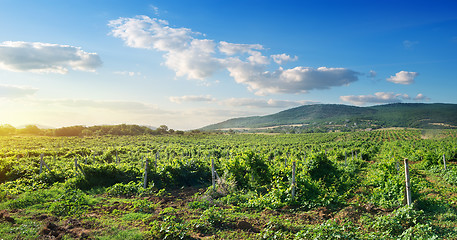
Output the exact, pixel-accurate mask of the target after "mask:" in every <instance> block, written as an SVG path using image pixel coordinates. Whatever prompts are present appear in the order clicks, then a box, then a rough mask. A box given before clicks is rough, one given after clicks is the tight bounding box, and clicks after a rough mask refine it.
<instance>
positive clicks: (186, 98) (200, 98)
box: [169, 95, 216, 103]
mask: <svg viewBox="0 0 457 240" xmlns="http://www.w3.org/2000/svg"><path fill="white" fill-rule="evenodd" d="M169 100H170V101H171V102H174V103H183V102H214V101H216V99H215V98H213V97H211V95H206V96H194V95H189V96H181V97H170V98H169Z"/></svg>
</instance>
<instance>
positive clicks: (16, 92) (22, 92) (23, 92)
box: [0, 85, 38, 98]
mask: <svg viewBox="0 0 457 240" xmlns="http://www.w3.org/2000/svg"><path fill="white" fill-rule="evenodd" d="M37 91H38V89H36V88H32V87H24V86H12V85H0V98H21V97H26V96H30V95H33V94H35V93H36V92H37Z"/></svg>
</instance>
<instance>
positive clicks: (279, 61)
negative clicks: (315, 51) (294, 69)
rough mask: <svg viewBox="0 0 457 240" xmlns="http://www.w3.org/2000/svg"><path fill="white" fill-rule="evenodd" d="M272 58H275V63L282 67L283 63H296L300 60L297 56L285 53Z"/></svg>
mask: <svg viewBox="0 0 457 240" xmlns="http://www.w3.org/2000/svg"><path fill="white" fill-rule="evenodd" d="M271 58H273V61H275V63H277V64H279V65H282V64H283V63H286V62H294V61H297V60H298V57H297V56H294V57H291V56H290V55H287V54H285V53H283V54H276V55H271Z"/></svg>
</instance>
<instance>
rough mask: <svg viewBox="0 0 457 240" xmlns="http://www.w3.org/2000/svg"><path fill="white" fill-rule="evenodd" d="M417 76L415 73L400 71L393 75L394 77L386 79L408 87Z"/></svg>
mask: <svg viewBox="0 0 457 240" xmlns="http://www.w3.org/2000/svg"><path fill="white" fill-rule="evenodd" d="M418 75H419V73H417V72H407V71H400V72H398V73H396V74H395V76H390V77H389V78H387V81H389V82H393V83H397V84H404V85H409V84H412V83H414V79H415V78H416V77H417V76H418Z"/></svg>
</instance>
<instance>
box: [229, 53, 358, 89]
mask: <svg viewBox="0 0 457 240" xmlns="http://www.w3.org/2000/svg"><path fill="white" fill-rule="evenodd" d="M227 66H228V70H229V72H230V75H231V76H232V77H233V78H234V79H235V81H236V82H238V83H242V84H245V85H247V86H248V89H249V90H251V91H255V94H257V95H267V94H272V93H306V92H308V91H310V90H314V89H329V88H330V87H335V86H343V85H348V84H349V83H351V82H355V81H357V80H358V75H359V73H357V72H354V71H352V70H348V69H345V68H326V67H320V68H317V69H314V68H310V67H295V68H292V69H286V70H284V69H282V68H279V69H278V70H276V71H273V72H269V71H264V69H263V68H262V66H259V65H255V64H251V63H246V62H243V61H240V60H239V59H231V61H230V62H229V63H227Z"/></svg>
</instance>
